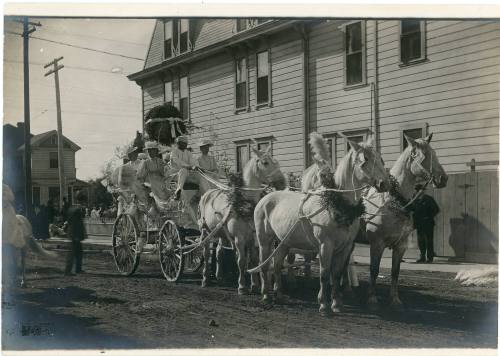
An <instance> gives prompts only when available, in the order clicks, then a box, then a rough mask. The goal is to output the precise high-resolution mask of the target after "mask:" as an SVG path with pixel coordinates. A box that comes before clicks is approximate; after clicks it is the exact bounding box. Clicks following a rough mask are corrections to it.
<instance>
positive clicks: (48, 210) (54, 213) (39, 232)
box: [32, 198, 70, 240]
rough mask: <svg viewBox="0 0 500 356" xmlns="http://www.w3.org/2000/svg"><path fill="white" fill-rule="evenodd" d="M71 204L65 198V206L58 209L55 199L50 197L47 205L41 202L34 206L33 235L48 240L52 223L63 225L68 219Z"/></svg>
mask: <svg viewBox="0 0 500 356" xmlns="http://www.w3.org/2000/svg"><path fill="white" fill-rule="evenodd" d="M69 207H70V204H69V202H68V200H67V199H66V198H63V206H62V207H61V208H60V209H58V208H56V206H55V205H54V201H53V200H52V199H49V201H48V202H47V205H45V204H40V205H37V206H35V208H34V216H33V224H32V226H33V235H34V236H35V238H37V239H39V240H46V239H48V238H49V237H50V233H49V226H50V225H51V224H56V225H62V224H64V222H65V221H67V218H68V216H67V214H68V209H69Z"/></svg>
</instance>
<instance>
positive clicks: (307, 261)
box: [304, 253, 313, 279]
mask: <svg viewBox="0 0 500 356" xmlns="http://www.w3.org/2000/svg"><path fill="white" fill-rule="evenodd" d="M312 258H313V255H312V253H306V254H305V255H304V264H305V265H304V277H305V278H306V279H310V278H311V261H312Z"/></svg>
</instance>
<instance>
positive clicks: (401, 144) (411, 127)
mask: <svg viewBox="0 0 500 356" xmlns="http://www.w3.org/2000/svg"><path fill="white" fill-rule="evenodd" d="M417 129H420V130H422V138H424V137H426V136H427V135H428V134H429V124H427V123H426V122H424V123H417V124H406V125H403V126H401V127H400V128H399V151H400V152H403V151H404V150H405V148H404V143H405V136H404V133H405V131H409V130H417Z"/></svg>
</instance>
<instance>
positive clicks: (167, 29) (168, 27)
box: [163, 20, 175, 59]
mask: <svg viewBox="0 0 500 356" xmlns="http://www.w3.org/2000/svg"><path fill="white" fill-rule="evenodd" d="M163 33H164V42H163V43H164V55H163V57H164V59H168V58H170V57H172V56H173V55H174V51H173V50H174V47H175V44H174V43H173V39H174V21H172V20H167V21H165V22H164V23H163Z"/></svg>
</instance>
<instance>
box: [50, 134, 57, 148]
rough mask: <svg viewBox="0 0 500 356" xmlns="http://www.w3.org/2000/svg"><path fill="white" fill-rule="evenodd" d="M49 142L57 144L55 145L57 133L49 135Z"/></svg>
mask: <svg viewBox="0 0 500 356" xmlns="http://www.w3.org/2000/svg"><path fill="white" fill-rule="evenodd" d="M50 144H51V145H54V146H57V145H58V142H57V134H55V135H52V136H50Z"/></svg>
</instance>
